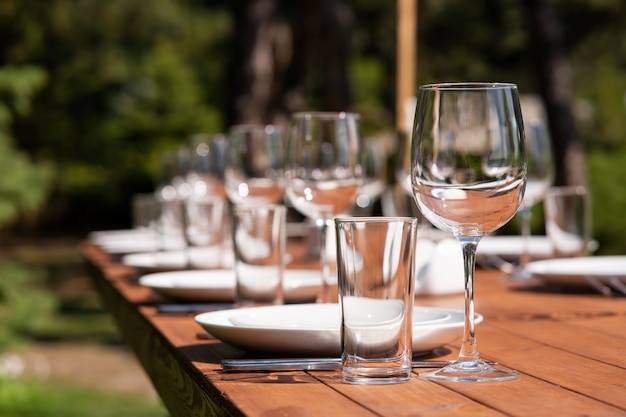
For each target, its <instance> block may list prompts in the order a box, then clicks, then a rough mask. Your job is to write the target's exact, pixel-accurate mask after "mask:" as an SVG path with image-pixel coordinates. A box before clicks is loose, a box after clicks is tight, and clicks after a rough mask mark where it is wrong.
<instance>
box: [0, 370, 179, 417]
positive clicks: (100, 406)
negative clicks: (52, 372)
mask: <svg viewBox="0 0 626 417" xmlns="http://www.w3.org/2000/svg"><path fill="white" fill-rule="evenodd" d="M0 416H3V417H60V416H64V417H74V416H75V417H84V416H89V417H127V416H128V417H155V416H156V417H159V416H163V417H164V416H167V412H166V411H165V409H164V408H163V406H162V405H161V404H160V403H159V402H158V401H157V400H147V399H146V398H143V397H138V396H137V395H136V394H127V393H119V392H112V391H103V390H97V389H87V388H84V387H80V386H73V385H71V384H68V383H67V382H60V381H51V380H47V381H41V380H37V379H6V378H0Z"/></svg>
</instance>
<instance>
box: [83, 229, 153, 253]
mask: <svg viewBox="0 0 626 417" xmlns="http://www.w3.org/2000/svg"><path fill="white" fill-rule="evenodd" d="M88 239H89V240H90V241H91V242H93V243H94V244H96V245H98V246H100V247H101V248H102V249H103V250H104V251H105V252H108V253H111V254H118V255H120V254H126V253H135V252H148V251H154V250H156V249H157V239H156V237H155V235H154V233H150V232H148V231H145V230H139V229H128V230H110V231H98V232H91V233H89V236H88Z"/></svg>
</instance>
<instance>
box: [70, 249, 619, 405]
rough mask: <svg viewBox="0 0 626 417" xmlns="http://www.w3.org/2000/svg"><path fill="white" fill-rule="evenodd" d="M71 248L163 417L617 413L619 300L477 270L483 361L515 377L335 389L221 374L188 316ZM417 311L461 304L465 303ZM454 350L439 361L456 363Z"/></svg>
mask: <svg viewBox="0 0 626 417" xmlns="http://www.w3.org/2000/svg"><path fill="white" fill-rule="evenodd" d="M81 251H82V253H83V254H84V256H85V258H86V259H87V260H88V261H89V263H90V264H92V265H93V266H94V267H95V268H94V270H95V274H94V282H95V284H96V286H97V288H98V290H99V291H100V293H101V294H102V297H103V300H104V301H105V303H106V305H107V308H108V309H109V310H110V311H111V313H112V315H113V317H114V318H115V319H116V322H117V324H118V326H119V328H120V330H121V332H122V334H123V336H124V337H125V339H126V340H127V342H128V343H129V345H130V346H131V347H132V348H133V349H134V351H135V353H136V355H137V357H138V359H139V361H140V362H141V363H142V365H143V367H144V368H145V369H146V372H147V374H148V375H149V376H150V378H151V380H152V381H153V383H154V385H155V388H156V389H157V391H158V393H159V395H160V396H161V398H162V399H163V402H164V404H165V405H166V407H167V408H168V410H169V412H170V414H171V415H172V416H204V415H250V416H292V415H293V416H324V415H341V416H415V415H420V416H452V415H454V416H470V415H471V416H474V415H481V416H482V415H485V416H492V415H493V416H496V415H510V416H529V415H550V416H569V415H572V416H582V415H590V416H591V415H592V416H619V415H626V395H624V393H626V369H625V368H626V326H625V324H626V298H606V297H604V296H601V295H597V294H592V293H590V294H562V293H558V292H551V291H545V290H517V289H512V288H510V287H509V286H507V284H506V283H504V281H503V280H502V277H501V274H500V273H498V272H496V271H483V270H479V271H478V273H477V282H476V301H477V303H476V304H477V311H478V312H479V313H481V314H482V315H483V316H484V322H483V323H481V324H479V325H478V326H477V340H478V345H479V348H480V351H481V354H482V356H483V357H484V358H486V359H489V360H496V361H498V362H499V363H501V364H502V365H504V366H508V367H511V368H514V369H517V370H518V371H520V372H521V378H520V379H519V380H517V381H512V382H503V383H475V384H472V383H434V382H431V381H427V380H424V379H420V378H419V377H418V372H414V374H415V377H414V378H412V379H411V380H410V381H409V382H407V383H404V384H398V385H391V386H360V385H352V384H346V383H344V382H343V381H342V379H341V372H340V371H324V372H322V371H315V372H275V373H271V372H266V373H233V374H229V373H223V372H222V371H221V369H220V365H219V363H220V360H221V359H223V358H233V357H240V356H242V355H244V354H245V352H242V351H241V350H239V349H237V348H235V347H232V346H229V345H227V344H225V343H222V342H220V341H219V340H216V339H202V338H199V337H198V335H199V334H203V333H204V331H203V329H202V328H201V327H200V326H199V325H198V324H196V323H195V321H194V320H193V317H194V314H160V313H158V312H157V309H156V307H155V305H156V304H158V303H161V302H165V301H167V300H165V299H163V298H162V297H160V296H157V295H155V294H153V293H152V292H151V291H150V290H149V289H147V288H144V287H141V286H139V285H137V283H136V277H137V273H138V271H136V270H133V268H128V267H125V266H122V265H119V264H117V263H116V262H115V258H113V257H110V256H108V255H107V254H105V253H104V252H102V251H101V250H100V249H99V248H97V247H96V246H93V245H91V244H89V243H85V244H83V245H82V246H81ZM304 261H306V259H304ZM309 261H310V260H309ZM313 265H314V264H313V263H311V262H309V264H308V266H309V267H313ZM416 303H417V304H420V305H431V306H440V307H449V308H462V306H463V299H462V296H460V295H453V296H443V297H420V298H418V299H417V300H416ZM458 344H459V341H458V340H457V341H455V342H454V343H452V344H450V345H447V346H445V347H443V348H442V349H440V350H439V351H438V353H439V354H442V355H443V357H446V358H454V357H455V356H456V354H457V352H458Z"/></svg>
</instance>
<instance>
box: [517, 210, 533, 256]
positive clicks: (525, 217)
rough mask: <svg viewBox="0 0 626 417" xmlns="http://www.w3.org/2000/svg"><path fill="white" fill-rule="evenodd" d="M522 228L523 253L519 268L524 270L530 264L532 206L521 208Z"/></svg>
mask: <svg viewBox="0 0 626 417" xmlns="http://www.w3.org/2000/svg"><path fill="white" fill-rule="evenodd" d="M518 214H519V216H520V228H521V234H522V251H521V253H520V258H519V267H520V268H523V267H525V266H526V265H528V263H529V262H530V216H531V211H530V206H524V205H522V206H520V209H519V210H518Z"/></svg>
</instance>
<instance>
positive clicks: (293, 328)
mask: <svg viewBox="0 0 626 417" xmlns="http://www.w3.org/2000/svg"><path fill="white" fill-rule="evenodd" d="M482 319H483V318H482V316H481V315H479V314H477V315H476V323H480V322H481V321H482ZM195 320H196V322H197V323H198V324H200V325H201V326H202V327H203V328H204V329H206V331H208V332H209V333H211V334H212V335H213V336H215V337H216V338H218V339H220V340H221V341H222V342H225V343H228V344H231V345H233V346H236V347H238V348H241V349H243V350H247V351H251V352H258V353H265V354H271V355H285V356H334V357H337V356H339V355H341V341H340V337H341V336H340V326H341V310H340V307H339V305H338V304H292V305H283V306H269V307H256V308H254V307H253V308H241V309H234V310H222V311H212V312H209V313H203V314H199V315H197V316H196V317H195ZM463 324H464V317H463V312H462V311H458V310H449V309H443V308H436V307H420V306H415V308H414V309H413V353H420V352H428V351H430V350H433V349H435V348H437V347H440V346H443V345H445V344H447V343H450V342H453V341H454V340H456V339H457V338H458V337H460V336H461V335H462V333H463Z"/></svg>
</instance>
